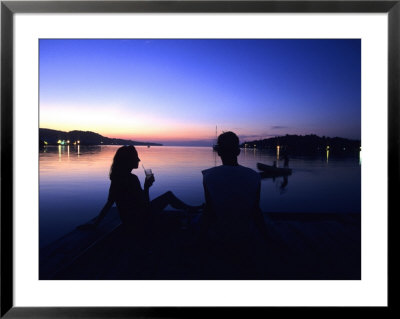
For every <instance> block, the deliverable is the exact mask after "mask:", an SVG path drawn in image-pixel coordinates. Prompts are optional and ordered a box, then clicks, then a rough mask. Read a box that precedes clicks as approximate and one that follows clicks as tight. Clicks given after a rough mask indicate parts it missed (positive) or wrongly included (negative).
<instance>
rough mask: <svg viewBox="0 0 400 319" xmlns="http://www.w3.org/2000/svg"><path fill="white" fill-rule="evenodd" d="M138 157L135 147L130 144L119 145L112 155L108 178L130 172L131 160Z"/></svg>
mask: <svg viewBox="0 0 400 319" xmlns="http://www.w3.org/2000/svg"><path fill="white" fill-rule="evenodd" d="M136 159H138V153H137V151H136V148H135V147H134V146H132V145H130V146H122V147H120V148H119V149H118V150H117V151H116V152H115V155H114V159H113V162H112V164H111V167H110V179H111V180H112V179H113V178H114V177H116V176H118V175H123V174H126V173H130V171H131V167H132V161H134V160H136Z"/></svg>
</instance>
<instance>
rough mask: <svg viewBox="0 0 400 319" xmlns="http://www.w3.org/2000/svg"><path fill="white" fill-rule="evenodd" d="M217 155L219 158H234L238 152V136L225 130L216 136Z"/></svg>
mask: <svg viewBox="0 0 400 319" xmlns="http://www.w3.org/2000/svg"><path fill="white" fill-rule="evenodd" d="M217 150H218V155H219V156H221V158H225V157H227V158H233V157H234V158H236V157H237V156H238V155H239V154H240V148H239V138H238V137H237V135H236V134H235V133H233V132H225V133H222V134H221V135H220V136H218V141H217Z"/></svg>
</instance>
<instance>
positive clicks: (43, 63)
mask: <svg viewBox="0 0 400 319" xmlns="http://www.w3.org/2000/svg"><path fill="white" fill-rule="evenodd" d="M39 53H40V127H41V128H50V129H56V130H62V131H71V130H84V131H93V132H97V133H99V134H102V135H104V136H107V137H118V138H124V139H132V140H137V141H148V142H161V143H164V144H166V145H169V144H170V145H172V144H175V145H179V144H180V145H184V144H192V145H211V144H212V142H213V139H214V138H215V127H216V126H218V132H219V133H220V132H222V131H228V130H231V131H234V132H236V133H237V134H238V135H239V137H240V139H241V141H242V142H243V141H246V140H253V139H260V138H268V137H272V136H279V135H285V134H302V135H304V134H317V135H320V136H323V135H325V136H330V137H335V136H339V137H345V138H351V139H360V136H361V41H360V40H163V39H161V40H153V39H151V40H146V39H143V40H52V39H48V40H47V39H42V40H40V52H39Z"/></svg>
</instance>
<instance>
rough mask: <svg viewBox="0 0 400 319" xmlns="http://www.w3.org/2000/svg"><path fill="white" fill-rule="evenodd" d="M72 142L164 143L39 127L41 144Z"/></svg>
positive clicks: (100, 143)
mask: <svg viewBox="0 0 400 319" xmlns="http://www.w3.org/2000/svg"><path fill="white" fill-rule="evenodd" d="M59 141H60V142H64V143H67V141H69V142H70V144H74V143H75V142H76V143H79V144H80V145H151V146H162V144H157V143H150V142H138V141H132V140H124V139H120V138H109V137H105V136H102V135H100V134H98V133H94V132H90V131H86V132H85V131H70V132H63V131H57V130H51V129H47V128H39V144H40V145H44V144H45V143H47V144H48V145H57V144H59V143H58V142H59Z"/></svg>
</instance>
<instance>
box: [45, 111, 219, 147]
mask: <svg viewBox="0 0 400 319" xmlns="http://www.w3.org/2000/svg"><path fill="white" fill-rule="evenodd" d="M61 109H63V110H65V109H68V110H69V111H68V112H62V111H61ZM40 127H41V128H48V129H54V130H60V131H66V132H69V131H73V130H81V131H92V132H95V133H98V134H100V135H103V136H104V137H109V138H121V139H129V140H137V141H147V142H152V141H162V140H163V141H174V140H199V139H212V138H214V136H213V125H209V124H205V123H204V124H203V123H193V122H191V121H187V122H185V121H184V120H182V119H179V120H177V119H175V118H174V117H172V116H169V117H167V116H160V115H159V114H152V113H149V112H147V113H144V112H141V111H134V112H133V111H127V110H126V109H125V108H124V107H123V106H118V105H117V106H112V107H111V106H109V105H107V106H104V105H103V106H98V107H97V109H96V112H93V109H92V108H90V107H88V106H76V105H75V106H68V107H65V106H64V105H58V106H51V107H50V106H48V105H43V106H41V113H40Z"/></svg>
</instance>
